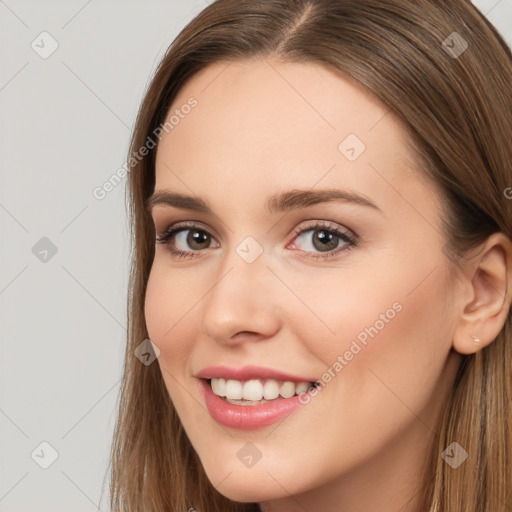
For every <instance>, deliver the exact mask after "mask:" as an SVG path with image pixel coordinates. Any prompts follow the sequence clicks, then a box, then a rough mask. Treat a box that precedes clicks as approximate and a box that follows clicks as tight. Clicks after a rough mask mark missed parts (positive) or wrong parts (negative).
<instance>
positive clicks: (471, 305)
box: [453, 233, 512, 354]
mask: <svg viewBox="0 0 512 512" xmlns="http://www.w3.org/2000/svg"><path fill="white" fill-rule="evenodd" d="M471 268H472V269H473V271H472V272H471V273H470V274H469V275H468V276H467V279H468V281H469V288H470V291H471V298H470V300H469V301H466V302H465V303H464V302H463V308H462V311H461V312H460V317H459V321H458V323H457V326H456V329H455V333H454V338H453V348H454V350H456V351H457V352H459V353H461V354H472V353H474V352H476V351H478V350H479V349H480V348H484V347H486V346H487V345H489V344H490V343H492V342H493V341H494V340H495V339H496V337H497V336H498V334H499V333H500V331H501V329H502V328H503V325H504V324H505V321H506V319H507V316H508V313H509V310H510V301H511V292H512V242H511V241H510V239H509V238H508V237H507V236H505V235H504V234H503V233H494V234H493V235H491V236H490V237H489V238H488V239H487V241H486V242H485V244H484V246H483V249H482V250H481V251H479V253H478V255H477V256H475V257H474V259H473V261H472V263H471Z"/></svg>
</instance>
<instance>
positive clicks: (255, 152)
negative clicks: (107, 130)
mask: <svg viewBox="0 0 512 512" xmlns="http://www.w3.org/2000/svg"><path fill="white" fill-rule="evenodd" d="M191 98H193V99H194V100H195V101H196V102H197V104H196V106H195V107H194V108H192V109H190V108H184V106H185V105H187V104H188V103H190V100H191ZM171 116H174V117H173V123H172V125H173V127H172V129H171V130H169V132H168V133H165V132H164V133H163V137H162V140H161V142H160V143H159V146H158V149H157V158H156V188H157V189H158V188H174V189H177V190H179V191H180V192H183V193H190V192H191V190H192V191H193V192H195V193H200V194H201V195H207V194H208V191H214V190H217V191H218V190H219V184H220V183H225V184H228V183H229V184H230V185H231V186H232V187H233V186H237V187H238V188H237V190H239V191H240V193H243V194H246V193H247V194H251V193H252V194H254V193H256V192H258V191H260V190H263V187H264V184H267V185H269V186H271V188H273V189H275V188H280V189H284V188H290V185H292V186H297V187H298V188H311V187H314V186H317V187H318V186H320V187H321V186H322V185H323V184H325V185H326V186H340V185H343V186H346V187H347V188H352V189H358V190H359V191H361V192H362V193H364V194H367V195H369V196H371V195H373V197H374V198H375V201H376V202H377V203H378V202H379V201H386V200H395V201H396V194H397V189H396V187H393V186H390V185H389V184H390V183H393V182H394V183H396V184H397V187H398V189H399V188H400V187H402V188H403V187H406V185H407V184H406V182H407V181H411V180H417V176H416V175H417V173H416V172H415V171H414V170H413V169H412V166H411V165H410V162H409V161H408V158H409V157H410V155H409V154H408V152H407V150H406V147H405V144H404V143H405V140H406V136H407V135H406V132H405V130H404V128H403V125H402V124H401V122H400V121H399V120H398V119H397V117H396V116H395V115H394V114H393V113H392V112H390V111H389V109H388V108H387V107H386V106H385V105H383V104H382V103H380V102H379V101H378V100H377V99H375V98H374V97H372V96H370V95H368V94H367V93H366V92H365V91H364V90H363V89H362V88H361V87H359V86H357V85H355V84H354V83H353V82H351V81H349V80H347V79H346V78H344V77H343V76H342V75H340V74H338V73H336V72H334V71H332V70H330V69H328V68H325V67H323V66H321V65H318V64H313V63H284V62H278V61H275V60H263V59H253V60H249V61H240V62H239V61H237V62H218V63H215V64H213V65H211V66H208V67H207V68H205V69H203V70H202V71H200V72H199V73H197V74H196V75H194V76H193V77H192V78H191V79H190V80H189V81H188V82H187V83H186V84H185V85H184V86H183V88H182V89H181V90H180V92H179V94H178V95H177V96H176V98H175V99H174V101H173V104H172V106H171V108H170V109H169V112H168V115H167V118H166V119H169V118H170V117H171ZM171 171H172V172H171ZM384 178H385V179H384ZM386 182H387V184H386ZM409 185H410V184H409ZM232 190H233V188H231V191H232Z"/></svg>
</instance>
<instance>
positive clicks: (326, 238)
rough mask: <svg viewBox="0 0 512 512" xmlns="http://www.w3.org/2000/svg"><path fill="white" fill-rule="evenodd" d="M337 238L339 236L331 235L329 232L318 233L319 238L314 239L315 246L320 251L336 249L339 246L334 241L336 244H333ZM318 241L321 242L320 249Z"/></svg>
mask: <svg viewBox="0 0 512 512" xmlns="http://www.w3.org/2000/svg"><path fill="white" fill-rule="evenodd" d="M335 236H337V235H334V234H333V233H329V232H328V231H325V230H322V231H318V237H314V238H313V245H315V248H316V249H320V250H330V249H335V248H336V246H337V245H338V244H337V243H336V241H334V243H332V241H333V239H334V238H335ZM317 240H320V245H319V246H318V247H317V246H316V241H317ZM328 244H330V245H328Z"/></svg>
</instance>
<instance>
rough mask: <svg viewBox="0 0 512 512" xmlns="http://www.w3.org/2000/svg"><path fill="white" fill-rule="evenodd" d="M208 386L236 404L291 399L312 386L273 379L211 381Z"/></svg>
mask: <svg viewBox="0 0 512 512" xmlns="http://www.w3.org/2000/svg"><path fill="white" fill-rule="evenodd" d="M210 385H211V387H212V390H213V392H214V393H215V394H216V395H218V396H221V397H225V398H226V399H227V400H228V401H234V402H233V403H237V402H238V401H239V400H248V401H252V402H259V401H262V400H263V403H264V402H265V401H267V400H274V399H276V398H277V397H278V396H279V395H281V396H282V397H283V398H291V397H292V396H294V395H298V394H300V393H304V392H306V391H307V390H308V389H309V388H310V387H313V386H314V384H312V383H310V382H298V383H295V382H291V381H285V382H278V381H276V380H274V379H268V380H260V379H252V380H248V381H244V382H241V381H238V380H233V379H228V380H225V379H211V381H210ZM254 405H255V404H254Z"/></svg>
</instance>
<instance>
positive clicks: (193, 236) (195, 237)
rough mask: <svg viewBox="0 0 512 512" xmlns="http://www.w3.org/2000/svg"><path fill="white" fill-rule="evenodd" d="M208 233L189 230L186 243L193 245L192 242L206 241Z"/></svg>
mask: <svg viewBox="0 0 512 512" xmlns="http://www.w3.org/2000/svg"><path fill="white" fill-rule="evenodd" d="M208 237H209V235H207V234H205V233H204V232H203V231H191V232H190V235H189V240H188V244H189V245H190V246H191V247H193V245H194V244H199V245H200V244H201V243H204V242H207V241H208ZM201 239H202V240H201Z"/></svg>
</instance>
